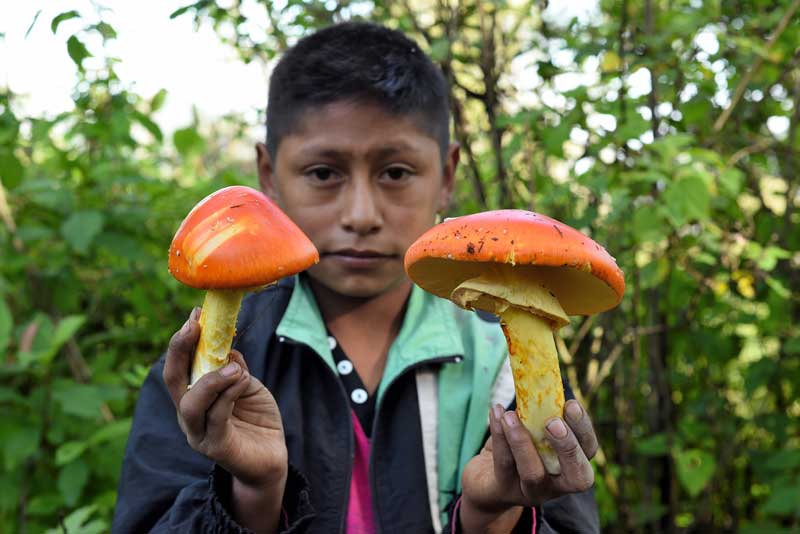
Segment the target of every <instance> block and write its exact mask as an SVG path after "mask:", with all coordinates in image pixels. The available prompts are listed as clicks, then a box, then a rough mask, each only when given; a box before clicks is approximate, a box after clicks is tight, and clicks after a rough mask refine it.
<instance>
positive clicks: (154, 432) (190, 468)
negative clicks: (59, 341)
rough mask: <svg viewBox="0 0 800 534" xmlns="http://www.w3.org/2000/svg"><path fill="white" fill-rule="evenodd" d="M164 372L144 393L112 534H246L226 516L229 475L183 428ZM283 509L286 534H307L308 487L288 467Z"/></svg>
mask: <svg viewBox="0 0 800 534" xmlns="http://www.w3.org/2000/svg"><path fill="white" fill-rule="evenodd" d="M163 368H164V358H163V357H162V358H161V359H160V360H159V362H158V363H157V364H156V365H154V366H153V368H152V369H151V370H150V373H149V374H148V376H147V379H146V380H145V382H144V385H143V386H142V390H141V392H140V393H139V399H138V401H137V404H136V411H135V413H134V417H133V425H132V427H131V433H130V436H129V437H128V444H127V446H126V449H125V456H124V459H123V464H122V475H121V477H120V482H119V487H118V492H117V503H116V509H115V512H114V522H113V526H112V532H113V533H115V534H129V533H136V534H138V533H141V532H156V533H166V532H198V533H208V534H211V533H233V534H238V533H245V532H248V533H249V532H250V531H249V530H248V529H245V528H244V527H242V526H240V525H238V524H237V523H236V522H235V521H234V519H233V518H232V517H231V515H230V514H229V512H228V510H229V509H230V508H229V503H230V488H231V479H230V475H229V474H228V473H227V472H226V471H225V470H224V469H222V468H220V467H219V466H217V465H215V464H214V463H213V462H212V461H211V460H209V459H208V458H206V457H205V456H203V455H201V454H199V453H197V452H196V451H194V450H193V449H192V448H191V447H190V446H189V444H188V443H187V441H186V437H185V436H184V434H183V432H182V431H181V429H180V427H179V426H178V421H177V415H176V411H175V407H174V405H173V403H172V399H171V398H170V396H169V393H168V392H167V389H166V386H165V384H164V381H163V379H162V371H163ZM283 510H284V518H283V524H282V530H281V532H287V533H288V532H291V533H295V532H304V531H305V530H306V528H307V526H308V524H309V522H310V521H311V519H312V517H313V510H312V508H311V504H310V500H309V488H308V482H307V481H306V479H305V477H303V475H302V474H301V473H300V472H299V471H297V470H296V469H294V468H293V467H291V466H290V468H289V476H288V478H287V481H286V490H285V491H284V497H283Z"/></svg>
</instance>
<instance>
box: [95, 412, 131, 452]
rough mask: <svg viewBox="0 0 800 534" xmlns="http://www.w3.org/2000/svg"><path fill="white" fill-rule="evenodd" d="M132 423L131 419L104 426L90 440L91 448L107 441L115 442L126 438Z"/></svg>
mask: <svg viewBox="0 0 800 534" xmlns="http://www.w3.org/2000/svg"><path fill="white" fill-rule="evenodd" d="M131 422H132V420H131V418H127V419H120V420H119V421H114V422H113V423H111V424H108V425H104V426H103V427H102V428H101V429H100V430H98V431H97V432H95V433H94V434H93V435H92V437H90V438H89V440H88V442H87V443H88V444H89V445H91V446H94V445H98V444H100V443H104V442H106V441H113V440H115V439H118V438H122V437H125V436H127V435H128V434H129V433H130V431H131Z"/></svg>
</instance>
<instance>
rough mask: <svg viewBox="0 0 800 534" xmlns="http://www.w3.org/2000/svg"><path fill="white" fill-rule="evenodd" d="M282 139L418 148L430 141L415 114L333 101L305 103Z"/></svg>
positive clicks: (329, 143)
mask: <svg viewBox="0 0 800 534" xmlns="http://www.w3.org/2000/svg"><path fill="white" fill-rule="evenodd" d="M296 117H297V118H296V120H295V123H294V124H293V125H292V126H291V128H290V130H289V132H288V133H287V135H286V136H285V138H284V141H287V140H290V139H291V141H292V142H293V144H298V143H299V144H301V145H303V146H304V149H306V150H307V149H309V148H311V145H313V146H318V145H319V146H321V147H322V146H325V145H337V144H352V143H354V142H355V143H358V144H359V145H360V146H362V147H365V148H366V146H367V145H369V146H371V147H373V148H374V149H376V150H377V149H380V148H381V147H384V148H386V147H392V148H394V149H396V150H410V151H414V150H420V148H421V145H426V144H428V143H431V142H434V143H435V139H434V138H433V136H432V135H431V134H430V133H429V132H428V131H426V130H425V129H424V128H423V121H422V119H421V117H419V116H417V115H416V114H413V115H409V114H396V113H392V112H390V111H389V110H387V109H386V108H385V107H384V106H381V105H379V104H377V103H373V102H360V101H349V100H343V101H337V102H332V103H328V104H324V105H318V106H309V107H307V108H306V109H304V110H303V111H302V112H301V113H299V114H297V115H296Z"/></svg>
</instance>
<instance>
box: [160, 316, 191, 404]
mask: <svg viewBox="0 0 800 534" xmlns="http://www.w3.org/2000/svg"><path fill="white" fill-rule="evenodd" d="M193 316H194V311H193V312H192V314H191V315H190V316H189V319H187V320H186V322H185V323H183V326H182V327H181V329H180V330H178V331H177V332H175V333H174V334H173V335H172V339H170V341H169V346H168V347H167V357H166V361H165V362H164V371H163V373H162V377H163V378H164V383H165V384H166V386H167V390H168V391H169V395H170V397H172V402H173V403H174V404H175V406H176V407H177V406H178V405H179V404H180V402H181V398H182V397H183V394H184V393H185V392H186V386H188V385H189V367H190V366H191V362H192V357H193V356H194V348H195V345H197V340H198V339H199V338H200V325H199V324H198V322H197V321H196V320H195V319H193Z"/></svg>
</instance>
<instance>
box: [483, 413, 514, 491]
mask: <svg viewBox="0 0 800 534" xmlns="http://www.w3.org/2000/svg"><path fill="white" fill-rule="evenodd" d="M502 417H503V407H502V406H501V405H499V404H497V405H495V406H494V408H492V409H491V410H490V411H489V430H490V432H491V435H492V438H491V439H492V461H493V463H494V476H495V478H496V479H497V483H498V485H499V486H500V487H501V488H509V487H511V486H512V485H514V484H516V480H517V464H516V463H514V456H513V454H512V452H511V447H510V446H509V445H508V441H507V440H506V435H505V433H504V432H503V424H502V423H501V422H500V419H502Z"/></svg>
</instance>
